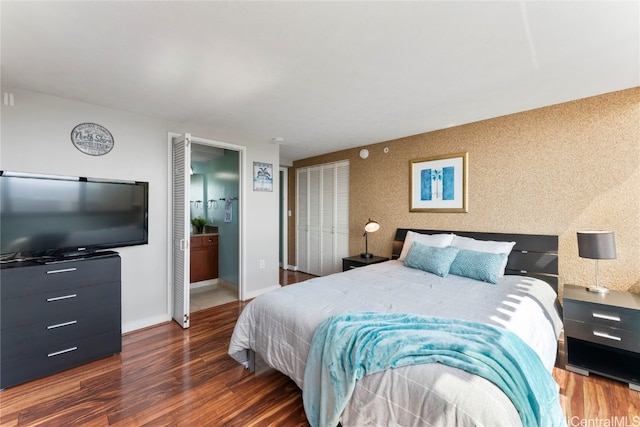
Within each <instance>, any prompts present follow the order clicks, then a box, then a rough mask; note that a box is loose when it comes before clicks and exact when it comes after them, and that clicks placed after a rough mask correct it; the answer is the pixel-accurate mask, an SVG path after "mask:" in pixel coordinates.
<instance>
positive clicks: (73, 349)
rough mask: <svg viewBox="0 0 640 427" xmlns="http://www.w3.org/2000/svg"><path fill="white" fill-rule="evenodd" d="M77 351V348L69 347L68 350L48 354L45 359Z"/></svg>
mask: <svg viewBox="0 0 640 427" xmlns="http://www.w3.org/2000/svg"><path fill="white" fill-rule="evenodd" d="M77 349H78V347H69V348H67V349H64V350H60V351H54V352H53V353H49V354H47V357H54V356H59V355H61V354H65V353H69V352H71V351H76V350H77Z"/></svg>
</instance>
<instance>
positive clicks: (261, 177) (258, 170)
mask: <svg viewBox="0 0 640 427" xmlns="http://www.w3.org/2000/svg"><path fill="white" fill-rule="evenodd" d="M253 191H273V165H272V164H271V163H260V162H253Z"/></svg>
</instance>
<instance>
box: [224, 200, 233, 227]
mask: <svg viewBox="0 0 640 427" xmlns="http://www.w3.org/2000/svg"><path fill="white" fill-rule="evenodd" d="M231 221H233V204H232V203H231V197H227V198H226V199H224V222H231Z"/></svg>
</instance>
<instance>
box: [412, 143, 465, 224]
mask: <svg viewBox="0 0 640 427" xmlns="http://www.w3.org/2000/svg"><path fill="white" fill-rule="evenodd" d="M468 167H469V153H468V152H464V153H455V154H448V155H444V156H435V157H427V158H423V159H416V160H411V161H409V212H467V211H468V203H467V202H468V200H467V199H468V194H467V191H468V185H467V179H468Z"/></svg>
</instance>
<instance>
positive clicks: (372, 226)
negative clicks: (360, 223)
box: [360, 218, 380, 258]
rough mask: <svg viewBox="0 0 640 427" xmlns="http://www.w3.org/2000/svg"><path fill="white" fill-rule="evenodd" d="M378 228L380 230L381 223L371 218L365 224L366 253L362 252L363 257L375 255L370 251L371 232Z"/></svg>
mask: <svg viewBox="0 0 640 427" xmlns="http://www.w3.org/2000/svg"><path fill="white" fill-rule="evenodd" d="M378 230H380V224H378V223H377V222H375V221H371V218H369V221H367V223H366V224H365V225H364V253H361V254H360V256H361V257H362V258H371V257H373V254H371V253H369V233H375V232H376V231H378Z"/></svg>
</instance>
